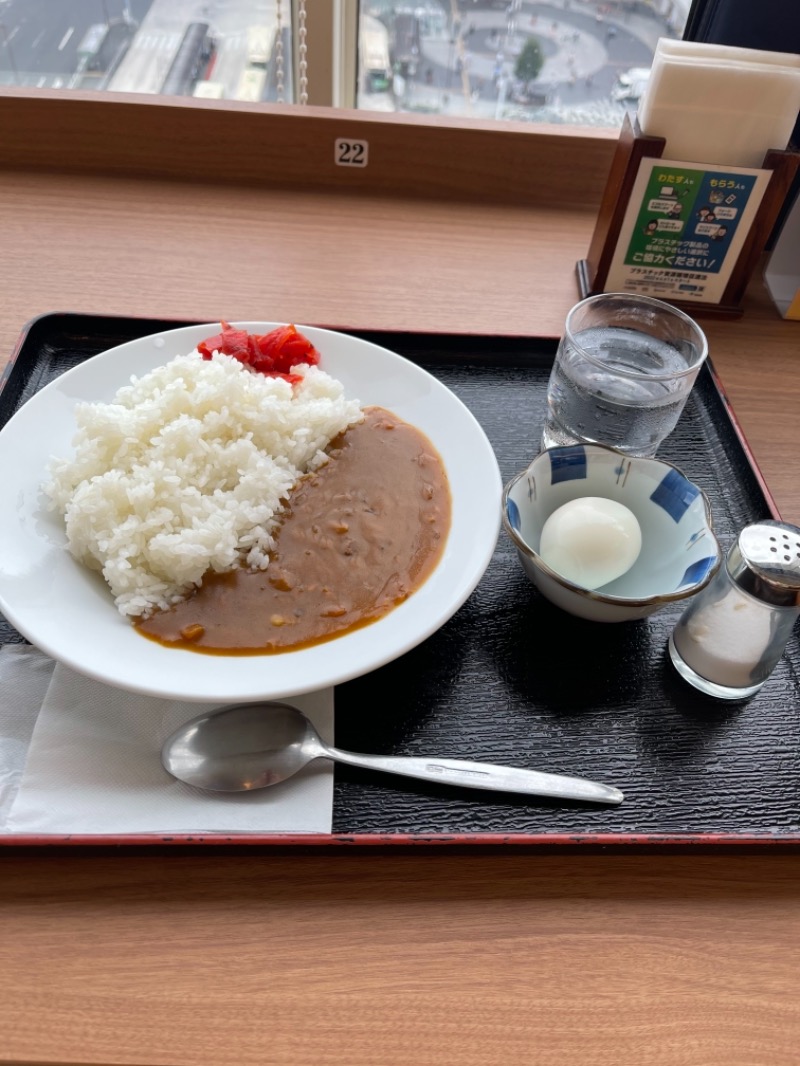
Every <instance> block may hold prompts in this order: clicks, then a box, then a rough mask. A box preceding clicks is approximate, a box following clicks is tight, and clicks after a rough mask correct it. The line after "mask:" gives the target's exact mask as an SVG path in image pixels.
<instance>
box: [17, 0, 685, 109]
mask: <svg viewBox="0 0 800 1066" xmlns="http://www.w3.org/2000/svg"><path fill="white" fill-rule="evenodd" d="M312 2H313V0H307V6H308V3H312ZM688 7H689V2H688V0H604V2H597V3H595V2H589V0H502V2H498V0H420V2H418V3H413V2H412V3H403V2H401V0H364V2H363V3H362V4H361V6H360V22H359V64H358V85H357V94H356V102H357V106H358V107H361V108H365V109H369V110H378V111H402V112H412V113H413V112H418V113H426V114H445V115H458V116H467V117H469V116H472V117H475V118H481V119H487V118H489V119H498V120H502V119H515V120H522V121H533V122H562V123H564V122H572V123H581V124H591V125H605V126H617V125H618V124H619V122H620V121H621V119H622V115H623V113H624V110H625V108H626V107H635V106H636V100H637V99H638V97H639V96H640V95H641V93H642V91H643V90H644V87H645V85H646V83H647V77H648V71H649V66H650V63H651V61H652V57H653V51H654V49H655V46H656V42H657V41H658V39H659V37H676V36H680V34H681V33H682V30H683V24H684V21H685V18H686V15H687V13H688ZM290 8H291V4H290V2H289V0H0V84H6V85H20V86H26V87H33V88H36V87H38V88H65V89H84V90H86V89H89V90H113V91H117V92H136V93H152V94H156V93H164V94H173V95H181V96H196V97H205V98H216V99H228V100H246V101H250V102H254V103H259V102H275V101H278V100H285V101H287V102H291V101H292V88H291V53H292V49H291V37H290V33H291V28H290V27H291V10H290Z"/></svg>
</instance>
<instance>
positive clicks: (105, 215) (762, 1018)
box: [0, 171, 800, 1066]
mask: <svg viewBox="0 0 800 1066" xmlns="http://www.w3.org/2000/svg"><path fill="white" fill-rule="evenodd" d="M592 224H593V215H592V213H591V212H590V211H587V212H585V213H581V212H580V211H576V210H570V211H567V210H564V211H559V210H557V209H556V208H552V207H551V208H550V209H548V210H547V211H544V210H539V209H537V208H535V207H530V208H528V207H521V206H517V207H503V206H500V205H498V204H487V205H484V206H481V207H480V208H478V207H476V206H474V205H469V204H466V203H456V202H445V201H438V202H433V201H430V202H429V201H424V200H416V201H413V202H403V201H400V200H397V199H381V198H378V197H368V198H363V199H356V198H353V197H347V196H344V195H336V194H322V193H316V194H311V193H308V194H303V193H300V192H297V191H284V192H280V191H276V190H273V191H271V192H269V193H267V192H265V191H258V190H256V189H246V188H240V189H239V188H237V189H234V190H232V189H231V188H230V187H228V188H224V189H223V188H218V187H215V186H211V185H209V186H204V185H201V184H197V185H187V184H184V183H179V182H167V181H152V182H147V181H142V180H137V181H127V180H125V179H123V178H116V179H111V178H102V177H87V176H72V177H68V176H65V175H58V174H48V173H45V172H42V171H37V172H35V173H26V172H23V171H17V172H14V171H9V172H5V173H0V232H2V233H3V236H4V244H3V247H4V251H5V255H4V267H3V271H2V287H1V288H0V362H4V361H5V360H6V359H7V358H8V357H9V355H10V353H11V352H12V350H13V347H14V344H15V341H16V338H17V336H18V335H19V332H20V330H21V329H22V327H23V326H24V324H25V323H26V321H28V320H29V319H31V318H32V317H34V316H36V315H39V314H42V313H46V312H51V311H57V310H61V311H79V312H89V313H104V314H123V315H142V316H148V317H149V316H156V317H160V316H165V317H174V318H176V319H178V318H198V319H207V320H209V321H212V320H216V319H218V318H219V317H221V316H224V317H226V318H230V319H236V318H262V319H277V320H293V321H296V322H298V323H305V324H319V325H328V326H333V327H336V326H342V327H345V326H351V327H354V328H359V327H360V328H386V329H409V330H420V331H430V330H432V331H443V332H464V333H470V332H473V333H511V334H532V335H541V336H557V335H558V334H559V333H560V330H561V325H562V323H563V319H564V315H565V313H566V311H567V310H568V308H569V307H570V306H571V304H572V303H574V302H575V299H576V290H575V283H574V275H573V268H574V264H575V261H576V259H578V258H579V257H580V256H582V255H583V254H585V251H586V249H587V245H588V241H589V238H590V235H591V229H592ZM702 324H703V326H704V328H705V329H706V331H707V333H708V336H709V341H710V350H711V356H712V359H713V361H714V364H715V366H716V368H717V370H718V371H719V373H720V375H721V377H722V379H723V383H724V385H725V387H726V389H727V391H728V393H729V395H730V398H731V400H732V403H733V405H734V408H735V410H736V412H737V415H738V417H739V419H740V421H741V424H742V427H743V429H744V432H745V434H746V436H747V438H748V439H749V441H750V444H751V446H752V448H753V450H754V452H755V456H756V459H757V461H758V463H759V465H760V467H761V470H762V471H763V474H764V476H765V478H766V480H767V483H768V485H769V487H770V489H771V491H772V493H773V494H774V496H775V499H776V501H777V503H778V506H779V507H780V509H781V511H782V513H783V515H784V517H785V518H787V519H788V520H790V521H795V522H800V486H799V484H798V477H797V472H798V459H797V449H796V445H795V443H794V441H795V436H794V430H795V428H796V423H797V410H798V408H799V406H800V405H799V404H798V400H800V384H799V383H798V380H799V379H798V373H797V369H798V359H799V358H800V324H797V323H794V324H792V323H788V322H783V321H781V320H780V319H779V318H778V316H777V313H776V312H775V310H774V309H773V307H772V305H771V304H770V302H769V300H768V298H767V297H766V295H765V293H764V291H763V288H762V287H761V285H760V283H759V282H758V280H757V279H756V281H754V283H753V285H752V288H751V292H750V294H749V296H748V299H747V305H746V313H745V315H744V316H743V317H742V318H741V319H740V320H738V321H735V322H730V321H728V322H724V321H716V320H714V319H712V318H703V319H702ZM0 863H2V869H1V870H0V960H1V961H2V965H0V1061H2V1062H13V1063H27V1062H36V1063H51V1064H53V1063H70V1064H79V1063H124V1064H134V1063H136V1064H167V1063H168V1064H209V1066H228V1064H230V1066H244V1064H251V1063H252V1064H270V1063H281V1064H284V1063H285V1064H293V1066H294V1064H296V1066H300V1064H302V1066H306V1064H308V1066H311V1064H322V1063H331V1064H336V1066H362V1064H363V1066H380V1064H384V1063H385V1064H392V1066H395V1064H396V1066H408V1064H409V1063H412V1062H413V1063H416V1064H418V1066H429V1064H430V1066H433V1064H436V1066H439V1064H450V1063H452V1064H456V1063H458V1064H460V1066H473V1064H475V1066H478V1064H481V1066H485V1064H487V1063H498V1064H503V1066H508V1064H516V1063H520V1064H522V1063H524V1064H540V1063H541V1064H550V1063H553V1064H556V1063H558V1064H561V1063H568V1064H575V1063H587V1064H591V1066H606V1064H608V1066H611V1064H613V1066H628V1064H630V1066H645V1064H647V1066H649V1064H665V1066H666V1064H669V1066H673V1064H674V1066H679V1064H680V1066H684V1064H691V1066H716V1064H720V1066H722V1064H725V1066H761V1064H763V1066H782V1064H786V1066H790V1064H791V1066H794V1064H795V1063H797V1061H798V1057H799V1055H798V1051H797V1047H798V1045H800V967H799V966H798V964H797V959H798V950H799V949H800V854H798V853H795V852H793V851H790V850H781V851H779V850H777V849H775V850H773V849H770V848H764V849H761V850H757V849H749V850H741V849H740V850H731V851H725V852H722V851H718V852H710V851H691V850H684V851H678V850H674V851H658V850H657V849H650V850H649V851H647V852H644V851H636V852H628V853H625V852H624V851H623V850H608V851H598V850H595V851H592V852H588V851H558V850H538V851H537V850H534V849H529V850H513V849H505V850H503V849H492V848H489V849H486V850H477V849H473V850H470V849H468V848H467V849H459V850H451V849H448V848H439V849H421V850H417V849H413V850H392V849H389V848H387V849H370V850H361V851H356V850H352V851H346V850H333V849H331V850H327V849H326V850H323V851H319V852H315V851H313V850H311V849H308V850H296V851H292V850H290V849H283V850H278V849H269V848H253V849H249V850H248V849H233V848H226V847H216V846H214V847H208V848H206V849H203V848H192V847H185V848H175V849H172V850H169V849H166V848H162V849H160V850H159V849H138V850H137V849H125V848H121V849H117V850H114V849H111V848H101V849H70V848H68V847H57V848H40V849H33V848H31V849H19V848H5V849H2V852H0Z"/></svg>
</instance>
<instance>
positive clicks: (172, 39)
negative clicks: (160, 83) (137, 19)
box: [130, 31, 247, 53]
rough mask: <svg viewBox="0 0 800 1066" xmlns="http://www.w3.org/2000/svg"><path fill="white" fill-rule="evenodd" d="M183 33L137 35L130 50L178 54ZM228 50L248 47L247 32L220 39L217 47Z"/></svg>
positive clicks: (227, 35)
mask: <svg viewBox="0 0 800 1066" xmlns="http://www.w3.org/2000/svg"><path fill="white" fill-rule="evenodd" d="M182 37H183V34H182V33H137V34H136V36H135V37H134V39H133V41H132V43H131V47H130V50H131V51H132V50H134V49H135V50H137V51H142V52H162V53H163V52H176V51H177V50H178V45H179V44H180V43H181V39H182ZM223 45H224V47H225V48H226V49H236V48H243V47H245V46H246V45H247V32H246V31H243V32H240V33H226V34H225V35H224V36H222V37H219V38H218V40H217V46H218V47H219V46H223Z"/></svg>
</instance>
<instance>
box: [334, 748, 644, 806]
mask: <svg viewBox="0 0 800 1066" xmlns="http://www.w3.org/2000/svg"><path fill="white" fill-rule="evenodd" d="M326 754H327V755H328V756H329V757H330V758H332V759H335V760H336V761H337V762H343V763H347V764H348V765H349V766H361V767H363V768H364V769H367V770H382V771H384V772H386V773H389V774H400V775H401V776H403V777H416V778H419V779H421V780H422V781H438V782H439V784H442V785H457V786H460V787H461V788H484V789H489V790H492V791H495V792H518V793H522V794H523V795H527V796H557V797H559V798H561V799H571V800H584V801H585V802H589V803H614V804H617V803H622V799H623V796H622V793H621V792H620V790H619V789H618V788H612V787H611V786H610V785H601V784H599V783H598V782H596V781H587V780H586V778H583V777H564V776H562V775H561V774H545V773H541V772H540V771H539V770H520V769H517V768H516V767H513V766H497V765H495V764H493V763H488V762H465V761H463V760H461V759H438V758H424V757H423V758H415V757H413V756H399V755H360V754H356V753H355V752H352V751H340V750H339V749H338V748H327V749H326Z"/></svg>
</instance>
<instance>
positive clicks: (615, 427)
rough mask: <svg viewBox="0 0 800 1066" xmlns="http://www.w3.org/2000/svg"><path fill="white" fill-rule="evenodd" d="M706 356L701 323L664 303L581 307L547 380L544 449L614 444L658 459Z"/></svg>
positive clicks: (605, 302) (620, 299)
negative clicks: (658, 452)
mask: <svg viewBox="0 0 800 1066" xmlns="http://www.w3.org/2000/svg"><path fill="white" fill-rule="evenodd" d="M707 355H708V342H707V341H706V337H705V334H704V333H703V331H702V330H701V329H700V327H699V326H698V325H697V323H696V322H695V321H694V320H693V319H691V318H690V317H689V315H686V314H684V313H683V311H679V310H678V309H677V308H676V307H673V306H672V305H671V304H667V303H664V302H663V301H662V300H655V299H653V298H652V297H650V296H634V295H630V294H627V293H613V292H612V293H601V294H600V295H599V296H590V297H588V298H587V299H585V300H581V302H580V303H578V304H576V305H575V306H574V307H573V308H572V310H571V311H570V312H569V314H568V315H567V321H566V327H565V330H564V336H563V337H562V338H561V341H560V343H559V346H558V352H557V353H556V359H555V363H554V364H553V370H552V373H551V375H550V383H549V385H548V389H547V418H546V421H545V425H544V431H543V433H542V447H543V448H552V447H554V446H556V445H562V444H589V443H591V444H610V445H612V446H613V447H615V448H619V449H620V451H623V452H625V453H626V454H628V455H642V456H649V457H652V456H654V455H655V453H656V450H657V449H658V447H659V445H660V444H661V443H662V442H663V440H664V439H665V438H666V437H667V436H668V435H669V434H670V433H671V432H672V430H673V429H674V428H675V425H676V423H677V421H678V418H679V417H680V414H681V411H682V410H683V408H684V405H685V403H686V399H687V397H688V395H689V393H690V392H691V390H692V385H693V384H694V381H695V378H696V377H697V374H698V371H699V370H700V367H701V366H702V365H703V361H704V360H705V358H706V356H707Z"/></svg>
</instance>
